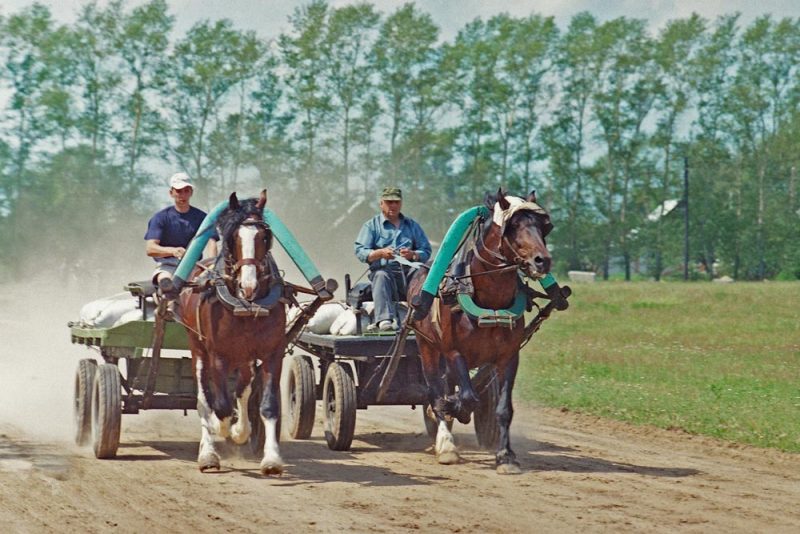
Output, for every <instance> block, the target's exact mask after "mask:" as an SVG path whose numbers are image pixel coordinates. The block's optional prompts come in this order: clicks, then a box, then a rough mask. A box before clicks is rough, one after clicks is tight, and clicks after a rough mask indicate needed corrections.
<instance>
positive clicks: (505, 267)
mask: <svg viewBox="0 0 800 534" xmlns="http://www.w3.org/2000/svg"><path fill="white" fill-rule="evenodd" d="M534 215H535V213H534ZM488 224H494V223H493V221H491V220H489V221H488ZM505 233H506V225H505V223H503V226H501V227H500V236H501V240H500V245H499V246H498V249H497V251H494V250H492V249H490V248H489V247H488V246H486V243H485V242H484V240H483V232H482V231H478V232H477V234H478V238H477V240H476V241H475V244H474V245H473V246H472V250H473V253H474V254H475V257H476V258H478V260H479V261H480V262H481V263H483V264H484V265H488V266H490V267H493V269H492V270H490V271H487V272H486V273H484V274H489V273H498V272H505V271H511V270H516V269H520V270H522V271H523V272H524V273H525V274H526V275H527V276H531V273H529V272H528V265H527V261H526V260H525V258H523V257H522V255H521V254H520V253H519V250H518V249H517V248H516V247H515V246H514V245H513V244H512V243H511V241H509V239H508V237H506V235H505ZM542 239H544V236H542ZM504 244H505V246H507V247H508V248H509V249H510V250H511V252H512V254H513V255H514V257H513V259H512V260H511V261H509V259H508V256H507V255H505V254H503V253H502V252H501V251H502V247H503V245H504ZM479 245H480V247H479ZM481 248H483V250H484V251H486V252H487V253H488V254H489V256H490V257H491V258H493V259H495V260H498V261H499V263H492V262H491V261H489V260H487V259H486V258H484V257H483V256H482V255H481V252H480V249H481ZM473 276H474V275H473Z"/></svg>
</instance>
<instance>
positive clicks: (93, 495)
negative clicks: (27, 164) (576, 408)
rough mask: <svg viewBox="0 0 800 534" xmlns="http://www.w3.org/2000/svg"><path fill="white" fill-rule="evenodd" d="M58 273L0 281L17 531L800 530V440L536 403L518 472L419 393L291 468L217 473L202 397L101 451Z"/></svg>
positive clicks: (288, 454)
mask: <svg viewBox="0 0 800 534" xmlns="http://www.w3.org/2000/svg"><path fill="white" fill-rule="evenodd" d="M41 289H42V288H36V287H33V286H20V287H15V288H10V287H4V288H2V291H0V532H3V533H5V532H15V533H16V532H32V533H38V532H137V533H142V532H147V533H160V532H192V533H202V532H211V531H214V532H294V533H301V532H409V531H424V532H526V533H527V532H579V531H584V532H601V531H602V532H643V531H644V532H703V533H707V532H726V533H728V532H748V533H749V532H800V507H799V506H798V503H800V455H790V454H781V453H778V452H776V451H768V450H759V449H753V448H748V447H741V446H734V445H730V444H724V443H720V442H715V441H713V440H709V439H704V438H698V437H692V436H687V435H685V434H681V433H677V432H667V431H661V430H655V429H643V428H637V427H630V426H627V425H623V424H620V423H615V422H609V421H604V420H601V419H596V418H592V417H586V416H580V415H576V414H572V413H561V412H559V411H557V410H546V409H542V408H537V407H534V406H527V405H524V404H521V403H517V406H516V416H515V420H514V425H513V427H512V438H513V445H514V448H515V450H516V452H517V455H518V457H519V459H520V461H521V463H522V468H523V473H522V474H521V475H518V476H500V475H497V474H496V473H495V471H494V465H493V464H494V459H493V456H492V455H491V454H489V453H487V452H483V451H480V450H478V448H477V445H476V441H475V438H474V435H473V433H472V428H471V427H465V426H461V425H458V424H456V427H455V432H456V440H457V442H458V443H459V445H460V446H461V447H462V452H463V458H464V462H463V463H461V464H460V465H453V466H440V465H438V464H436V462H435V459H434V456H433V454H432V451H431V446H430V444H431V441H430V440H429V438H428V437H427V435H426V434H425V433H424V427H423V422H422V415H421V411H420V410H419V409H418V410H416V411H411V410H410V409H409V408H407V407H393V408H370V409H369V410H367V411H359V412H358V422H357V424H356V439H355V441H354V443H353V449H352V451H349V452H333V451H330V450H329V449H328V448H327V446H326V444H325V441H324V438H323V434H322V423H321V421H317V424H316V426H315V429H314V433H313V434H312V439H310V440H308V441H288V440H285V441H284V442H283V444H282V453H283V457H284V460H285V461H286V462H287V466H286V472H285V474H284V475H283V476H281V477H279V478H263V477H262V476H260V474H259V471H258V462H259V460H260V459H259V458H253V457H250V456H249V453H246V452H241V451H239V450H236V449H228V450H227V455H226V456H225V457H224V458H223V462H222V469H221V471H220V472H219V473H206V474H202V473H200V472H199V470H198V469H197V467H196V463H195V459H196V454H197V440H198V438H199V435H200V427H199V421H198V418H197V415H196V413H194V412H189V414H188V416H183V414H182V413H181V412H143V413H141V414H139V415H123V417H122V436H121V445H120V449H119V453H118V457H117V458H116V459H114V460H102V461H101V460H96V459H95V458H94V456H93V455H92V452H91V450H89V449H78V448H76V447H75V446H74V445H72V444H71V441H70V440H71V435H72V413H71V409H72V408H71V403H72V387H73V377H74V372H75V367H76V365H77V362H78V360H79V359H80V358H85V357H88V356H90V353H89V351H88V350H87V349H85V348H84V347H78V346H72V345H70V344H69V336H68V330H67V327H66V322H67V321H68V320H69V319H74V318H76V313H77V310H78V309H79V308H80V304H81V303H83V302H86V301H87V300H89V299H88V297H87V292H86V291H83V292H79V293H78V294H76V295H74V296H73V297H70V296H69V295H68V294H64V292H60V293H53V294H59V295H60V297H59V298H41V299H30V298H26V297H29V296H30V295H31V292H32V291H34V292H35V291H37V290H38V291H41ZM103 291H105V288H100V289H99V290H98V291H97V292H98V295H106V294H108V292H107V291H106V292H103ZM34 295H35V293H34ZM318 413H320V411H319V408H318Z"/></svg>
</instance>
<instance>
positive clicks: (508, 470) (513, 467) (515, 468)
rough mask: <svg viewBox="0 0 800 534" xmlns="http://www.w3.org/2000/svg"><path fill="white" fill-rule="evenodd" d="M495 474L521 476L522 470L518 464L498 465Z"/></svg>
mask: <svg viewBox="0 0 800 534" xmlns="http://www.w3.org/2000/svg"><path fill="white" fill-rule="evenodd" d="M497 474H498V475H519V474H522V469H520V467H519V464H517V463H508V464H500V465H498V466H497Z"/></svg>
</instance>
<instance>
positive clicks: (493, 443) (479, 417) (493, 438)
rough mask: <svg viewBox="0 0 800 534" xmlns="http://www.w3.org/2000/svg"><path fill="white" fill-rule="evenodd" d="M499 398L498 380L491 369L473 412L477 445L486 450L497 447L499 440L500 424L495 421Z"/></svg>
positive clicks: (495, 371)
mask: <svg viewBox="0 0 800 534" xmlns="http://www.w3.org/2000/svg"><path fill="white" fill-rule="evenodd" d="M499 399H500V381H499V379H498V377H497V370H494V371H492V378H491V379H490V380H489V384H488V386H486V389H484V390H483V391H482V392H481V393H480V401H479V402H478V406H477V408H475V411H474V412H473V414H472V415H473V417H474V419H475V421H474V423H475V437H477V438H478V446H479V447H481V448H482V449H485V450H487V451H493V450H495V449H497V443H498V442H499V440H500V425H499V424H498V423H497V402H498V401H499Z"/></svg>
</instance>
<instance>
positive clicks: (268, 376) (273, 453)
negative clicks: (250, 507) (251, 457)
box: [259, 351, 283, 475]
mask: <svg viewBox="0 0 800 534" xmlns="http://www.w3.org/2000/svg"><path fill="white" fill-rule="evenodd" d="M282 358H283V351H280V352H279V353H277V354H271V355H269V356H268V357H267V359H266V360H265V361H264V362H263V363H262V364H261V368H262V372H263V373H264V374H263V378H264V394H263V395H262V397H261V405H260V407H259V411H260V413H261V420H262V421H263V422H264V435H265V438H266V439H265V440H264V458H263V459H262V460H261V474H262V475H280V474H281V473H283V459H282V458H281V452H280V448H279V447H278V421H279V418H280V416H281V404H280V397H281V395H280V376H281V360H282Z"/></svg>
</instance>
